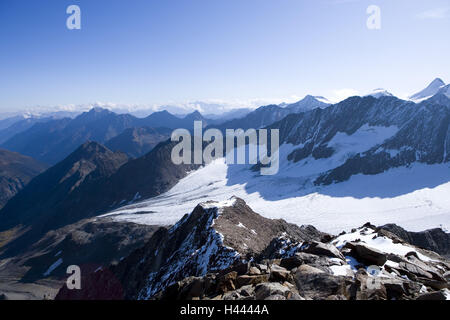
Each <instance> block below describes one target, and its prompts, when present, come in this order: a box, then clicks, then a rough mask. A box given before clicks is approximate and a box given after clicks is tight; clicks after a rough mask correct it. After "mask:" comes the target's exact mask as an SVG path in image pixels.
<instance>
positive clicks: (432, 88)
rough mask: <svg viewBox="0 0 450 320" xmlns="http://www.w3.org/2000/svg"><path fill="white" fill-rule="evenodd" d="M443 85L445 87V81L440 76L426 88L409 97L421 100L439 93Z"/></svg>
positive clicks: (416, 100)
mask: <svg viewBox="0 0 450 320" xmlns="http://www.w3.org/2000/svg"><path fill="white" fill-rule="evenodd" d="M443 87H445V82H444V81H442V79H440V78H436V79H434V80H433V81H432V82H431V83H430V84H429V85H428V86H427V87H426V88H425V89H423V90H422V91H419V92H417V93H415V94H413V95H412V96H410V97H409V99H410V100H413V101H415V102H421V101H423V100H426V99H428V98H430V97H432V96H434V95H435V94H437V93H438V92H439V91H440V90H441V89H442V88H443Z"/></svg>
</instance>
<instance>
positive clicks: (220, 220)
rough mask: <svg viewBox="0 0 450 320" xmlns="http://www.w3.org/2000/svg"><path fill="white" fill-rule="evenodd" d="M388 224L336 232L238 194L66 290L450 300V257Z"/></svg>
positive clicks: (114, 295)
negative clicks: (269, 211)
mask: <svg viewBox="0 0 450 320" xmlns="http://www.w3.org/2000/svg"><path fill="white" fill-rule="evenodd" d="M388 229H389V228H386V227H385V228H383V227H376V226H373V225H371V224H370V223H367V224H365V225H364V226H362V227H360V228H357V229H353V230H352V231H351V232H349V233H345V232H343V233H341V234H340V235H338V236H332V235H329V234H326V233H322V232H320V231H318V230H317V229H315V228H314V227H313V226H300V227H299V226H297V225H293V224H289V223H287V222H285V221H283V220H271V219H267V218H264V217H262V216H260V215H258V214H257V213H255V212H253V210H252V209H251V208H250V207H248V206H247V205H246V203H245V202H244V200H242V199H239V198H236V197H233V198H231V199H229V200H227V201H223V202H213V201H208V202H204V203H201V204H199V205H197V207H196V208H195V209H194V210H193V211H192V213H191V214H187V215H185V216H184V217H183V218H182V219H181V220H180V221H179V222H178V223H177V224H175V225H174V226H173V227H171V228H170V229H166V228H161V229H160V230H158V231H157V232H155V234H154V235H153V236H152V237H151V238H150V240H149V241H148V242H147V244H146V245H145V246H144V247H142V248H140V249H137V250H136V251H134V252H133V253H132V254H131V255H129V256H128V257H127V258H125V259H123V260H122V261H121V262H120V263H119V264H118V265H115V266H111V267H110V268H107V269H102V270H96V271H95V272H92V273H90V274H87V275H83V279H85V280H84V281H85V282H84V283H85V284H84V286H83V288H82V290H68V289H67V287H66V286H64V287H63V288H61V290H60V291H59V293H58V295H57V297H56V299H156V300H209V299H215V300H323V299H328V300H329V299H332V300H368V299H380V300H385V299H406V300H411V299H442V300H445V299H450V291H449V282H448V281H449V278H450V261H449V260H447V259H446V258H445V257H443V256H441V255H439V254H438V253H436V252H433V251H430V250H426V249H424V248H419V247H417V246H414V245H412V244H410V243H408V242H407V241H405V240H404V239H402V238H401V237H399V236H397V235H395V234H394V233H393V232H391V231H389V230H388ZM390 229H391V230H392V229H393V228H392V227H390ZM439 239H440V240H439ZM442 239H443V238H442V235H440V236H439V237H436V239H435V241H434V242H436V241H442ZM447 239H448V238H447ZM444 241H446V240H445V239H444ZM434 242H433V243H434Z"/></svg>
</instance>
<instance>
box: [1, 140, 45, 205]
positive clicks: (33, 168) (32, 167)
mask: <svg viewBox="0 0 450 320" xmlns="http://www.w3.org/2000/svg"><path fill="white" fill-rule="evenodd" d="M46 168H47V166H46V165H44V164H42V163H39V162H37V161H36V160H34V159H32V158H30V157H27V156H23V155H21V154H19V153H16V152H11V151H7V150H2V149H0V209H1V208H2V207H3V206H4V205H5V204H6V202H8V200H9V199H11V198H12V197H13V196H14V195H16V194H17V193H18V192H19V191H20V190H21V189H23V188H24V187H25V186H26V185H27V184H28V183H29V182H30V180H31V179H32V178H33V177H35V176H37V175H38V174H39V173H41V172H42V171H44V170H45V169H46Z"/></svg>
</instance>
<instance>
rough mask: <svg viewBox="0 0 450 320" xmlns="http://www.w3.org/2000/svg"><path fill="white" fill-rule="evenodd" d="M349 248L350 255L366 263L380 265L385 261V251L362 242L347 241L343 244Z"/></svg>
mask: <svg viewBox="0 0 450 320" xmlns="http://www.w3.org/2000/svg"><path fill="white" fill-rule="evenodd" d="M344 247H345V248H349V249H350V255H351V256H352V257H354V258H355V259H356V260H358V261H359V262H362V263H364V264H366V265H377V266H382V265H384V264H385V263H386V260H387V256H386V254H385V253H383V252H381V251H379V250H377V249H375V248H371V247H369V246H367V245H365V244H363V243H357V242H347V243H346V244H345V246H344Z"/></svg>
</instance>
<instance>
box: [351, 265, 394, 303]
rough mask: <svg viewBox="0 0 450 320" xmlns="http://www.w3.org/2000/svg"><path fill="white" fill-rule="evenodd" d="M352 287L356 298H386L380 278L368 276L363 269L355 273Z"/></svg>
mask: <svg viewBox="0 0 450 320" xmlns="http://www.w3.org/2000/svg"><path fill="white" fill-rule="evenodd" d="M354 288H355V289H356V292H355V299H356V300H387V298H388V295H387V292H386V288H385V286H384V284H383V281H382V278H381V277H377V276H375V277H374V276H370V275H368V274H367V272H366V271H365V270H364V269H360V270H358V272H357V273H356V275H355V283H354Z"/></svg>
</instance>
